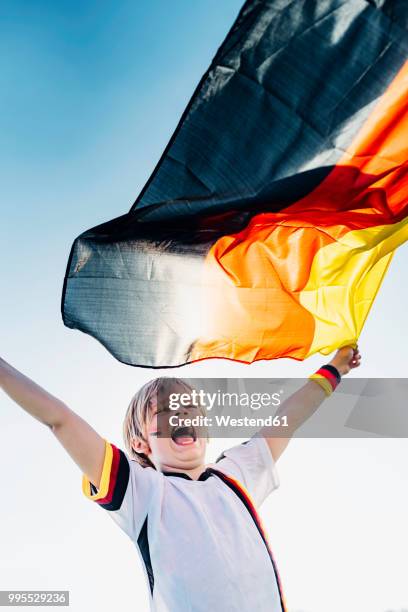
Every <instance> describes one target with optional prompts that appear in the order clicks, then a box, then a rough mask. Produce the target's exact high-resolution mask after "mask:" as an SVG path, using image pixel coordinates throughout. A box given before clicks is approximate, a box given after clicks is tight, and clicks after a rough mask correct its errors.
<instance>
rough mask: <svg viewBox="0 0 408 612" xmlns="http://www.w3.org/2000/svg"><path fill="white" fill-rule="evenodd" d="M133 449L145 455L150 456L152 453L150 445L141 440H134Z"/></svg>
mask: <svg viewBox="0 0 408 612" xmlns="http://www.w3.org/2000/svg"><path fill="white" fill-rule="evenodd" d="M132 448H133V450H134V451H136V452H137V453H143V454H144V455H148V454H149V452H150V446H149V445H148V443H147V442H145V441H144V440H141V439H140V438H133V439H132Z"/></svg>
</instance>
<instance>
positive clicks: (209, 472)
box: [162, 468, 212, 480]
mask: <svg viewBox="0 0 408 612" xmlns="http://www.w3.org/2000/svg"><path fill="white" fill-rule="evenodd" d="M162 474H164V475H165V476H178V477H179V478H185V479H187V480H194V478H191V476H189V474H186V473H185V472H162ZM211 475H212V470H211V468H206V469H205V470H204V472H202V473H201V474H200V476H199V477H198V478H197V480H207V478H209V477H210V476H211Z"/></svg>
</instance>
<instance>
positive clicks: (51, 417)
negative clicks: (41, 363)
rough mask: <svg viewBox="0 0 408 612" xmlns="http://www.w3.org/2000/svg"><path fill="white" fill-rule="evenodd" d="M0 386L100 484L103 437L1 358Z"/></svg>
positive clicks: (90, 477) (93, 481)
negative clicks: (49, 430)
mask: <svg viewBox="0 0 408 612" xmlns="http://www.w3.org/2000/svg"><path fill="white" fill-rule="evenodd" d="M0 387H1V388H2V389H3V391H5V393H7V395H8V396H9V397H10V398H11V399H12V400H14V401H15V402H16V403H17V404H19V405H20V406H21V408H23V409H24V410H25V411H26V412H28V413H29V414H31V415H32V416H33V417H34V418H36V419H37V420H38V421H40V422H41V423H43V424H44V425H47V426H48V427H49V428H50V429H51V431H52V432H53V433H54V434H55V436H56V437H57V438H58V440H59V441H60V442H61V444H62V446H63V447H64V448H65V449H66V451H67V452H68V453H69V454H70V456H71V457H72V459H73V460H74V461H75V463H76V464H77V465H78V466H79V468H80V469H81V470H82V471H83V473H84V474H86V475H87V476H88V478H89V480H90V481H91V482H92V484H94V485H95V486H96V487H99V484H100V479H101V474H102V467H103V462H104V455H105V440H104V439H103V438H102V437H101V436H100V435H99V434H98V433H96V431H95V430H94V429H92V427H91V426H90V425H88V423H87V422H86V421H84V420H83V419H81V417H80V416H78V415H77V414H76V413H75V412H73V411H72V410H71V409H70V408H68V406H66V405H65V404H64V403H63V402H62V401H61V400H59V399H57V398H56V397H54V396H53V395H51V394H50V393H48V392H47V391H45V389H43V388H42V387H40V386H39V385H37V384H36V383H35V382H34V381H32V380H31V379H30V378H28V377H27V376H25V375H24V374H22V373H21V372H19V371H18V370H16V369H15V368H13V366H11V365H10V364H8V363H7V362H6V361H4V360H3V359H1V358H0Z"/></svg>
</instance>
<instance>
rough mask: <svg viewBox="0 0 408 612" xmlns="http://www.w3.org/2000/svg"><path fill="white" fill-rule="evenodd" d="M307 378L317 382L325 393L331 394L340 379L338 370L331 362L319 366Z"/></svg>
mask: <svg viewBox="0 0 408 612" xmlns="http://www.w3.org/2000/svg"><path fill="white" fill-rule="evenodd" d="M309 380H314V381H315V382H317V383H318V384H319V385H320V386H321V387H322V389H323V390H324V392H325V393H326V395H331V394H332V393H333V391H334V390H335V388H336V387H337V385H338V384H339V382H340V381H341V376H340V372H339V371H338V369H337V368H335V367H334V366H333V365H331V364H329V363H328V364H326V365H323V366H321V367H320V368H319V369H318V370H317V372H315V373H314V374H312V375H311V376H309Z"/></svg>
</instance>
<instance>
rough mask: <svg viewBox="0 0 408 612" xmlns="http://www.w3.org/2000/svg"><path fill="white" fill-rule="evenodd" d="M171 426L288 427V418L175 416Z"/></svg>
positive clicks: (171, 418) (172, 418) (171, 419)
mask: <svg viewBox="0 0 408 612" xmlns="http://www.w3.org/2000/svg"><path fill="white" fill-rule="evenodd" d="M214 422H215V423H214ZM169 424H170V426H171V427H212V426H213V425H214V424H215V425H217V426H218V427H288V417H287V416H286V415H282V416H272V415H271V416H268V417H265V418H256V417H247V416H245V417H239V418H234V417H231V416H229V415H216V416H215V417H208V416H202V415H197V416H196V417H192V418H188V417H181V416H179V415H177V414H175V415H173V416H171V417H170V418H169Z"/></svg>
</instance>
